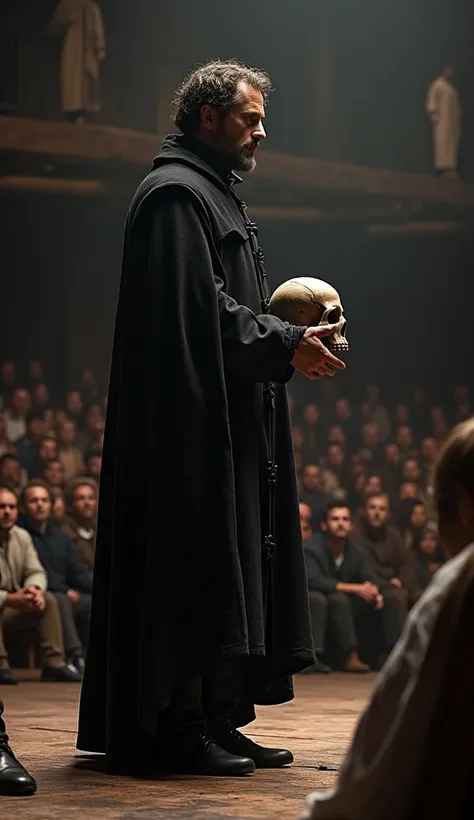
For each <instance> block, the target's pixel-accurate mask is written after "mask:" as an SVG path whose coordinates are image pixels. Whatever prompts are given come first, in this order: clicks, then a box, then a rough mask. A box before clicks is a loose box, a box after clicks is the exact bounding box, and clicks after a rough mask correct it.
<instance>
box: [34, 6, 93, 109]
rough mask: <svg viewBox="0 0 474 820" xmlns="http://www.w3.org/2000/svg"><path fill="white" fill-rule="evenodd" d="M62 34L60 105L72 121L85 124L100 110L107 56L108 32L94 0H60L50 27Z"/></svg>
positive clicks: (52, 31)
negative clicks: (106, 39) (103, 66)
mask: <svg viewBox="0 0 474 820" xmlns="http://www.w3.org/2000/svg"><path fill="white" fill-rule="evenodd" d="M48 31H49V33H50V34H59V35H62V37H63V43H62V50H61V67H60V77H61V107H62V110H63V112H64V113H65V115H66V116H67V118H68V119H69V120H70V121H71V122H76V123H83V122H84V121H85V118H86V115H87V113H91V112H97V111H99V110H100V88H99V78H100V64H101V62H103V60H104V59H105V31H104V21H103V17H102V12H101V10H100V6H99V5H98V4H97V3H96V2H94V0H58V4H57V6H56V10H55V12H54V15H53V18H52V20H51V23H50V25H49V29H48Z"/></svg>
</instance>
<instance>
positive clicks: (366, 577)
mask: <svg viewBox="0 0 474 820" xmlns="http://www.w3.org/2000/svg"><path fill="white" fill-rule="evenodd" d="M357 552H358V563H357V579H358V580H357V583H359V584H364V583H365V582H366V581H369V582H370V583H371V584H376V583H377V581H376V578H375V573H374V570H373V569H372V564H371V563H370V559H369V556H368V555H367V554H366V552H365V550H364V549H363V548H362V547H358V548H357Z"/></svg>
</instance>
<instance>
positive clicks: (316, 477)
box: [300, 464, 334, 532]
mask: <svg viewBox="0 0 474 820" xmlns="http://www.w3.org/2000/svg"><path fill="white" fill-rule="evenodd" d="M302 484H303V489H302V493H301V497H300V501H304V502H305V504H308V505H309V506H310V507H311V520H312V525H313V530H314V532H319V531H320V526H321V521H322V519H323V518H324V514H325V511H326V507H327V506H328V504H329V503H330V502H331V501H333V500H334V496H332V495H331V494H330V493H327V492H326V490H325V489H324V478H323V471H322V468H321V467H320V466H319V464H307V465H306V466H305V468H304V470H303V481H302Z"/></svg>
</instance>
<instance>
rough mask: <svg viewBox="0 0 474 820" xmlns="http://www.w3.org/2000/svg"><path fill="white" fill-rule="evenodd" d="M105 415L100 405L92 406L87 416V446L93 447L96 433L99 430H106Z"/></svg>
mask: <svg viewBox="0 0 474 820" xmlns="http://www.w3.org/2000/svg"><path fill="white" fill-rule="evenodd" d="M104 424H105V421H104V415H103V412H102V407H101V405H100V404H91V406H90V407H89V409H88V411H87V415H86V429H85V434H86V436H87V446H88V447H91V446H92V445H93V442H94V439H95V436H96V433H97V431H98V430H103V429H104Z"/></svg>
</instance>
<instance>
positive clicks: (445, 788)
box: [303, 419, 474, 820]
mask: <svg viewBox="0 0 474 820" xmlns="http://www.w3.org/2000/svg"><path fill="white" fill-rule="evenodd" d="M435 496H436V503H437V509H438V515H439V529H440V535H441V538H442V541H443V543H444V544H445V546H446V548H447V550H448V552H449V554H450V555H451V556H452V558H451V560H450V561H448V563H447V564H445V565H444V566H443V567H441V569H440V570H439V571H438V572H437V574H436V575H435V577H434V578H433V580H432V582H431V584H430V585H429V587H428V589H427V590H426V591H425V593H424V594H423V596H422V597H421V598H420V600H419V601H418V603H417V604H416V606H415V607H414V608H413V610H412V611H411V613H410V615H409V617H408V620H407V623H406V626H405V630H404V632H403V634H402V636H401V638H400V640H399V642H398V643H397V645H396V646H395V649H394V650H393V652H392V654H391V655H390V658H389V659H388V661H387V663H386V665H385V667H384V668H383V670H382V672H381V674H380V676H379V678H378V681H377V684H376V687H375V690H374V693H373V695H372V698H371V701H370V703H369V706H368V708H367V710H366V711H365V713H364V715H363V716H362V718H361V720H360V721H359V725H358V728H357V731H356V734H355V737H354V740H353V743H352V747H351V749H350V750H349V752H348V754H347V757H346V759H345V761H344V763H343V766H342V769H341V773H340V776H339V782H338V784H337V786H336V788H335V789H332V790H331V791H327V792H315V793H314V794H312V795H310V797H309V798H308V802H307V809H306V811H305V813H304V814H303V818H305V820H310V819H311V820H313V818H314V820H316V818H325V820H360V818H364V820H380V818H384V820H402V818H403V820H419V819H420V818H429V817H440V818H441V817H442V818H443V820H468V818H472V817H473V816H474V800H473V798H474V795H473V791H472V774H473V767H474V751H473V746H472V738H473V736H474V713H473V710H472V693H473V691H474V663H473V658H472V656H471V652H472V634H471V633H472V623H473V620H474V419H470V420H469V421H466V422H463V423H462V424H460V425H458V426H457V427H456V428H455V429H454V430H453V432H452V434H451V436H450V437H449V439H448V440H447V442H446V443H445V445H444V446H443V448H442V450H441V452H440V454H439V458H438V462H437V466H436V472H435ZM435 773H437V774H435Z"/></svg>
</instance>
